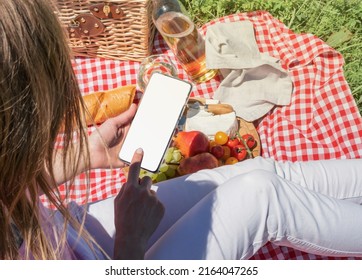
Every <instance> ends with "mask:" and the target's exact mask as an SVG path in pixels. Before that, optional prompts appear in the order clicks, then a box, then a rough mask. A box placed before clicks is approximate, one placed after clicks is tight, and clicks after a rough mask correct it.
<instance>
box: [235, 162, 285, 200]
mask: <svg viewBox="0 0 362 280" xmlns="http://www.w3.org/2000/svg"><path fill="white" fill-rule="evenodd" d="M277 176H278V175H276V174H275V173H272V172H269V171H266V170H262V169H258V170H254V171H250V172H248V173H245V174H243V175H240V176H238V178H237V181H238V184H239V185H240V187H241V189H242V190H243V194H244V195H248V197H249V198H252V197H253V196H255V197H256V198H257V199H259V200H260V199H261V198H262V197H268V196H270V195H271V194H273V193H275V192H277V191H278V189H279V188H280V184H279V183H278V178H277Z"/></svg>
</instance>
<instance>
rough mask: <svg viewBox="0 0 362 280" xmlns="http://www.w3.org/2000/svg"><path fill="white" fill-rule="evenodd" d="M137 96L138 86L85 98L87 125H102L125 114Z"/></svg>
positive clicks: (120, 88)
mask: <svg viewBox="0 0 362 280" xmlns="http://www.w3.org/2000/svg"><path fill="white" fill-rule="evenodd" d="M135 94H136V86H135V85H128V86H121V87H118V88H115V89H112V90H107V91H98V92H94V93H91V94H88V95H85V96H83V100H84V104H85V107H86V109H87V112H86V114H85V118H86V119H85V122H86V124H87V125H88V126H89V125H93V124H100V123H103V122H104V121H106V120H107V119H109V118H112V117H115V116H118V115H119V114H121V113H123V112H125V111H126V110H127V109H128V108H129V107H130V106H131V104H132V103H133V100H134V97H135Z"/></svg>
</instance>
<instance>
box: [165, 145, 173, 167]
mask: <svg viewBox="0 0 362 280" xmlns="http://www.w3.org/2000/svg"><path fill="white" fill-rule="evenodd" d="M174 150H175V148H173V147H169V148H168V149H167V150H166V153H165V156H164V160H165V162H166V163H169V162H171V160H172V154H173V151H174Z"/></svg>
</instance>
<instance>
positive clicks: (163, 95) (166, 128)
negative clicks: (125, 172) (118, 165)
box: [119, 73, 192, 172]
mask: <svg viewBox="0 0 362 280" xmlns="http://www.w3.org/2000/svg"><path fill="white" fill-rule="evenodd" d="M191 89H192V85H191V84H190V83H188V82H186V81H182V80H180V79H177V78H173V77H170V76H167V75H163V74H160V73H154V74H153V75H152V76H151V78H150V80H149V83H148V85H147V88H146V90H145V92H144V93H143V96H142V99H141V101H140V104H139V106H138V110H137V112H136V115H135V117H134V119H133V121H132V123H131V126H130V129H129V131H128V133H127V136H126V139H125V142H124V143H123V145H122V148H121V151H120V153H119V157H120V159H121V160H123V161H125V162H127V163H130V162H131V160H132V157H133V154H134V152H135V151H136V150H137V149H138V148H142V149H143V151H144V156H143V160H142V165H141V167H142V168H143V169H146V170H148V171H151V172H155V171H157V170H158V168H159V166H160V164H161V162H162V160H163V157H164V154H165V151H166V149H167V147H168V146H169V144H170V141H171V138H172V136H173V133H174V130H175V127H176V125H177V123H178V120H179V118H180V117H181V114H182V112H183V109H184V106H185V104H186V102H187V99H188V97H189V95H190V92H191Z"/></svg>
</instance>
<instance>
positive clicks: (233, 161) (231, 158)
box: [225, 157, 238, 165]
mask: <svg viewBox="0 0 362 280" xmlns="http://www.w3.org/2000/svg"><path fill="white" fill-rule="evenodd" d="M237 162H238V159H237V158H235V157H229V158H227V159H226V160H225V164H226V165H229V164H235V163H237Z"/></svg>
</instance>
